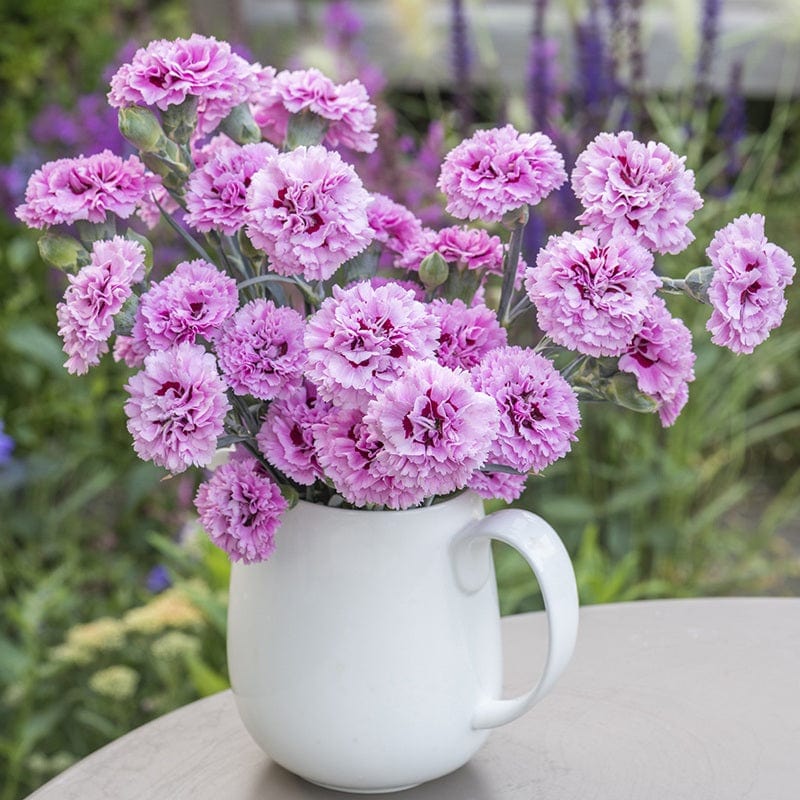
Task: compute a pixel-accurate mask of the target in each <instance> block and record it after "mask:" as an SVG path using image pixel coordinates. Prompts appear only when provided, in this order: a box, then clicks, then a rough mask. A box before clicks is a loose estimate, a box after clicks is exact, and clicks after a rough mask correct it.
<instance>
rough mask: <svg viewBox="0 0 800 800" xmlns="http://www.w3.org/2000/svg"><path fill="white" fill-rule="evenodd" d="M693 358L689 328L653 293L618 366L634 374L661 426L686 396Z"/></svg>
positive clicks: (670, 419) (673, 415) (669, 420)
mask: <svg viewBox="0 0 800 800" xmlns="http://www.w3.org/2000/svg"><path fill="white" fill-rule="evenodd" d="M694 361H695V355H694V353H693V352H692V334H691V332H690V331H689V329H688V328H687V327H686V325H684V324H683V322H682V321H681V320H679V319H676V318H675V317H673V316H672V315H671V314H670V313H669V310H668V309H667V305H666V303H665V302H664V301H663V300H662V299H661V298H660V297H654V298H653V299H652V301H651V303H650V306H649V307H648V309H647V311H646V313H645V321H644V325H642V328H641V330H640V331H639V332H638V333H637V334H636V335H635V336H634V337H633V341H632V342H631V343H630V345H629V346H628V348H627V350H626V351H625V353H623V355H622V356H620V359H619V368H620V370H622V371H623V372H629V373H631V374H632V375H634V376H635V377H636V384H637V386H638V387H639V391H640V392H643V393H644V394H646V395H648V396H649V397H652V398H653V399H654V400H655V401H656V402H657V403H658V415H659V417H660V419H661V424H662V425H663V426H664V427H665V428H666V427H669V426H670V425H672V423H673V422H675V420H676V419H677V417H678V414H679V413H680V411H681V409H682V408H683V407H684V406H685V405H686V401H687V400H688V399H689V383H690V382H691V381H693V380H694V369H693V367H694Z"/></svg>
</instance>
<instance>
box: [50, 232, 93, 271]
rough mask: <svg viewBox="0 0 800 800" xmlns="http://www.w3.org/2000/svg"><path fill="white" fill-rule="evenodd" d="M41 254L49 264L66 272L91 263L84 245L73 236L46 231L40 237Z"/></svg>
mask: <svg viewBox="0 0 800 800" xmlns="http://www.w3.org/2000/svg"><path fill="white" fill-rule="evenodd" d="M37 244H38V245H39V255H40V256H41V257H42V259H43V260H44V261H46V262H47V263H48V264H50V265H52V266H54V267H58V269H63V270H64V271H65V272H77V271H78V269H79V268H80V267H81V266H83V265H84V264H88V263H89V254H88V253H87V252H86V250H85V249H84V247H83V245H82V244H81V243H80V242H79V241H78V240H77V239H73V238H72V237H71V236H61V235H59V234H57V233H45V234H43V235H42V236H40V237H39V241H38V242H37Z"/></svg>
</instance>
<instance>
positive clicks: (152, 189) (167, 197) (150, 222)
mask: <svg viewBox="0 0 800 800" xmlns="http://www.w3.org/2000/svg"><path fill="white" fill-rule="evenodd" d="M147 178H148V180H149V181H150V186H149V187H148V190H147V191H146V192H145V194H144V195H143V196H142V199H141V200H140V201H139V207H138V208H137V209H136V216H137V217H139V219H140V220H141V221H142V222H144V224H145V225H146V226H147V227H148V229H149V230H153V228H155V227H156V225H158V223H159V222H161V209H162V208H163V209H164V213H165V214H170V215H171V214H174V213H175V212H176V211H177V210H178V209H179V208H180V206H179V205H178V204H177V203H176V202H175V200H174V199H173V197H172V195H171V194H170V193H169V191H167V189H166V188H165V187H164V185H163V184H162V183H161V178H159V177H158V175H153V174H152V173H150V172H148V173H147ZM159 206H160V207H161V208H159Z"/></svg>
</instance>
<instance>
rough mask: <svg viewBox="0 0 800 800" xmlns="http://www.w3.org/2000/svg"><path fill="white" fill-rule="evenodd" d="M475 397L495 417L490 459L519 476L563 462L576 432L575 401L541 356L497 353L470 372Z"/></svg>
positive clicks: (524, 351) (522, 351)
mask: <svg viewBox="0 0 800 800" xmlns="http://www.w3.org/2000/svg"><path fill="white" fill-rule="evenodd" d="M472 380H473V384H474V386H475V388H476V389H478V391H481V392H484V393H486V394H488V395H489V396H490V397H493V398H494V401H495V403H496V404H497V410H498V411H499V412H500V425H499V428H498V432H497V437H496V439H495V441H494V443H493V444H492V455H493V457H495V458H498V459H499V460H498V463H501V464H504V465H506V466H509V467H513V468H514V469H517V470H519V471H520V472H530V471H533V472H541V471H542V470H543V469H544V468H545V467H547V466H549V465H550V464H552V463H553V462H554V461H557V460H558V459H559V458H562V457H563V456H565V455H566V454H567V453H568V452H569V450H570V447H571V446H572V442H574V441H576V440H577V436H575V432H576V431H577V430H578V428H579V427H580V413H579V412H578V398H577V397H576V395H575V392H574V391H573V390H572V387H571V386H570V385H569V384H568V383H567V381H566V380H565V379H564V378H563V377H562V376H561V373H560V372H559V371H558V370H557V369H556V368H555V367H554V366H553V364H552V363H551V362H550V361H549V360H548V359H546V358H545V357H544V356H540V355H539V354H538V353H534V352H533V351H532V350H528V349H524V348H522V347H498V348H497V349H495V350H492V351H491V352H490V353H488V354H487V355H486V356H485V357H484V358H483V360H482V361H481V363H480V364H479V365H478V366H477V367H475V369H473V370H472Z"/></svg>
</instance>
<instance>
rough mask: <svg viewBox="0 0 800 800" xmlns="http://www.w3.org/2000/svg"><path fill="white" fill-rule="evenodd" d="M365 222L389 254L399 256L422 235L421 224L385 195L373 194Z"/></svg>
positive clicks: (404, 208)
mask: <svg viewBox="0 0 800 800" xmlns="http://www.w3.org/2000/svg"><path fill="white" fill-rule="evenodd" d="M371 198H372V199H371V201H370V204H369V206H367V220H368V221H369V226H370V228H372V231H373V233H374V236H375V241H376V242H379V243H380V244H381V245H383V247H384V248H385V249H386V250H388V251H389V252H390V253H393V254H395V255H400V254H402V253H403V251H404V250H405V249H406V248H407V247H408V246H409V245H410V244H411V243H412V242H414V241H415V240H416V239H417V238H419V236H420V235H421V233H422V222H420V220H419V219H417V217H415V216H414V214H412V213H411V211H409V210H408V209H407V208H406V207H405V206H403V205H401V204H400V203H396V202H395V201H394V200H392V199H391V198H389V197H387V196H386V195H385V194H378V193H373V194H372V195H371Z"/></svg>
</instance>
